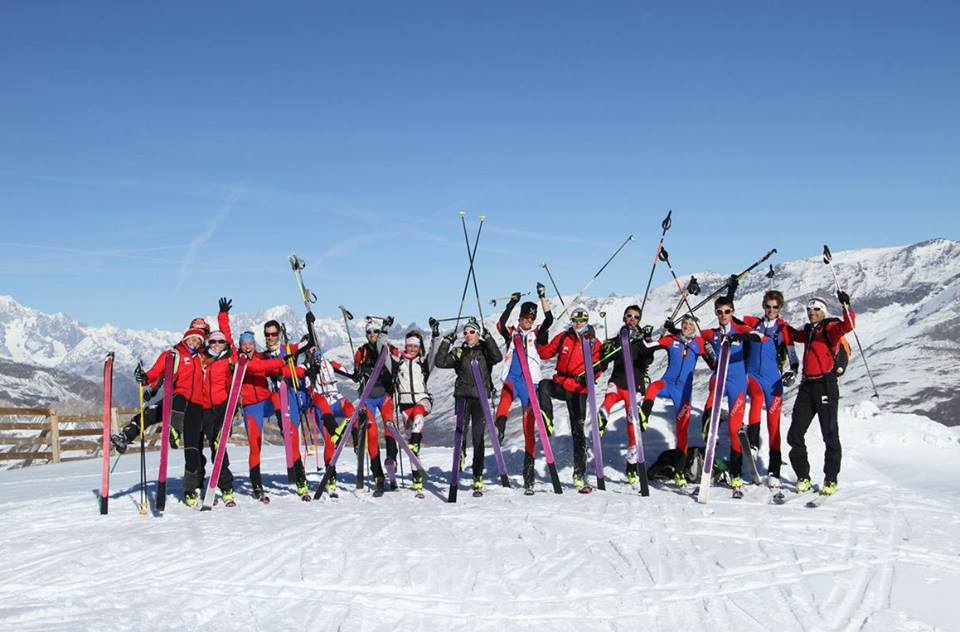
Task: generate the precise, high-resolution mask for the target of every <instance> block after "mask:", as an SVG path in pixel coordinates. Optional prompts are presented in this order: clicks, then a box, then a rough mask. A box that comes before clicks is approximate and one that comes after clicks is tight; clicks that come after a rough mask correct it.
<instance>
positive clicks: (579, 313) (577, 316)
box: [570, 307, 590, 323]
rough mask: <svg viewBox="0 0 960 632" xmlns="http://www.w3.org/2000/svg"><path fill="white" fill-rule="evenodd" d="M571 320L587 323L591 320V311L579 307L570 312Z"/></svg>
mask: <svg viewBox="0 0 960 632" xmlns="http://www.w3.org/2000/svg"><path fill="white" fill-rule="evenodd" d="M570 320H571V321H572V322H575V323H585V322H587V321H588V320H590V312H588V311H587V310H585V309H583V308H582V307H580V308H577V309H575V310H573V311H572V312H570Z"/></svg>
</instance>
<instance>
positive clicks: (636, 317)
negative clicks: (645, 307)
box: [623, 314, 640, 320]
mask: <svg viewBox="0 0 960 632" xmlns="http://www.w3.org/2000/svg"><path fill="white" fill-rule="evenodd" d="M623 319H624V320H640V314H624V315H623Z"/></svg>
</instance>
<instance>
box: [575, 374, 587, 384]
mask: <svg viewBox="0 0 960 632" xmlns="http://www.w3.org/2000/svg"><path fill="white" fill-rule="evenodd" d="M577 384H579V385H580V386H586V385H587V374H586V373H581V374H580V375H578V376H577Z"/></svg>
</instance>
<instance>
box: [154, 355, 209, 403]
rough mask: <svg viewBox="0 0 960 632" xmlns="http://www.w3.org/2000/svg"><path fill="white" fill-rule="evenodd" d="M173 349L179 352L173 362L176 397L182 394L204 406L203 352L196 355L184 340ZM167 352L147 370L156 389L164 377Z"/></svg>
mask: <svg viewBox="0 0 960 632" xmlns="http://www.w3.org/2000/svg"><path fill="white" fill-rule="evenodd" d="M173 351H174V353H176V354H177V356H176V358H175V359H174V362H173V395H174V397H176V396H177V395H180V396H182V397H184V398H185V399H186V400H187V401H188V402H190V403H192V404H196V405H198V406H204V405H205V404H206V400H207V396H206V391H205V384H204V357H205V356H204V354H203V352H202V351H200V352H198V353H197V354H196V355H194V354H193V353H191V352H190V349H188V348H187V346H186V345H185V344H183V342H182V341H181V342H179V343H177V345H176V346H174V347H173ZM167 353H168V352H167V351H164V352H163V353H161V354H160V357H158V358H157V361H156V362H154V363H153V366H152V367H150V370H149V371H147V384H148V385H149V386H150V387H151V388H152V389H154V390H156V388H157V387H158V386H159V384H160V380H161V379H163V365H164V362H165V358H166V357H167ZM164 387H165V388H170V385H169V384H166V385H165V386H164Z"/></svg>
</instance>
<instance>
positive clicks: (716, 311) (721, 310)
mask: <svg viewBox="0 0 960 632" xmlns="http://www.w3.org/2000/svg"><path fill="white" fill-rule="evenodd" d="M714 313H715V314H716V315H717V316H720V315H721V314H732V313H733V310H732V309H730V308H729V307H728V308H727V309H718V310H715V311H714Z"/></svg>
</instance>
